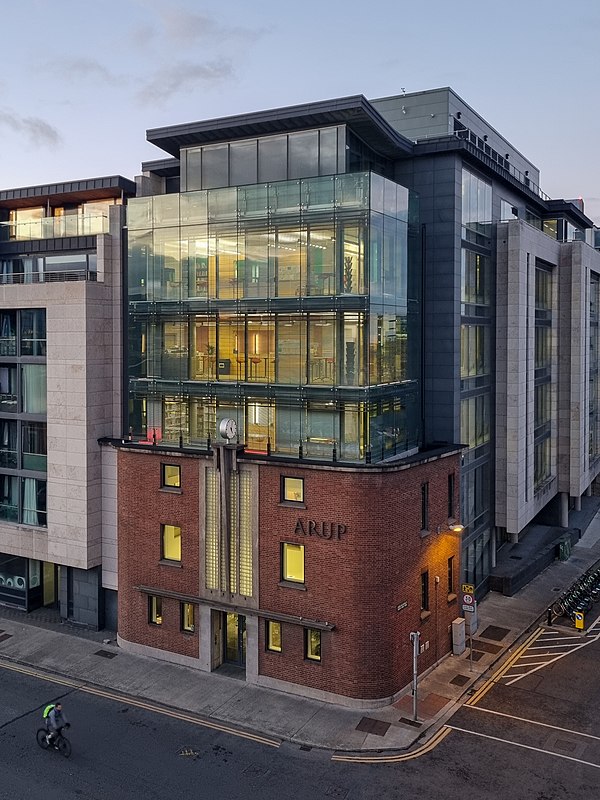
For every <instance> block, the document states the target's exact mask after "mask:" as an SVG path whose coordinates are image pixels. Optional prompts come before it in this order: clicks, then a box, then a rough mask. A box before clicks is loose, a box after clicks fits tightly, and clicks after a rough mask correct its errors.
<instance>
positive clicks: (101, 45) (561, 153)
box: [0, 0, 600, 224]
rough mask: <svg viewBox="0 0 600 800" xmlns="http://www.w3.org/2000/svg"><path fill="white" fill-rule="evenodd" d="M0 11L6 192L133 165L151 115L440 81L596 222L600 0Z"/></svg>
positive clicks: (238, 0) (167, 116) (317, 0)
mask: <svg viewBox="0 0 600 800" xmlns="http://www.w3.org/2000/svg"><path fill="white" fill-rule="evenodd" d="M0 24H1V32H2V66H3V69H2V72H1V73H0V145H1V146H0V188H5V189H6V188H13V187H16V186H29V185H35V184H40V183H47V182H50V181H63V180H73V179H79V178H90V177H97V176H100V175H113V174H122V175H124V176H126V177H133V176H134V175H136V174H138V173H139V171H140V162H141V161H143V160H148V159H152V158H160V157H162V153H161V151H160V150H158V149H156V148H154V147H152V146H150V145H149V144H148V143H147V142H146V141H145V132H146V129H147V128H154V127H159V126H162V125H171V124H176V123H183V122H191V121H194V120H200V119H211V118H213V117H220V116H227V115H230V114H239V113H243V112H250V111H259V110H262V109H267V108H274V107H277V106H285V105H294V104H296V103H305V102H310V101H316V100H325V99H330V98H334V97H342V96H347V95H353V94H361V93H362V94H364V95H365V96H366V97H368V98H376V97H384V96H388V95H393V94H400V93H401V89H402V88H405V89H406V91H407V92H415V91H421V90H424V89H433V88H436V87H440V86H451V87H452V88H453V89H454V91H456V92H457V93H458V94H459V95H460V96H461V97H462V98H463V100H465V101H466V102H467V103H468V104H469V105H471V106H472V107H473V108H474V109H475V110H476V111H478V112H479V113H480V114H481V115H482V116H483V117H484V118H485V119H487V121H488V122H489V123H490V124H491V125H493V126H494V127H495V128H496V129H497V130H498V131H499V132H500V133H501V134H503V135H504V136H505V137H506V138H507V139H508V140H509V141H510V142H511V143H512V144H513V145H514V146H515V147H516V148H517V149H518V150H520V151H521V152H522V153H523V154H524V155H525V156H526V157H527V158H529V159H530V160H531V161H533V163H534V164H536V166H538V167H539V168H540V170H541V188H542V189H543V190H544V191H545V192H546V193H547V194H549V195H550V196H551V197H556V198H574V197H580V196H581V197H583V198H584V201H585V210H586V212H587V214H588V215H589V216H591V217H592V219H594V221H595V222H596V223H597V224H600V185H599V181H598V164H599V163H600V159H599V158H598V149H597V142H598V128H599V119H598V98H597V96H596V93H597V85H598V80H597V79H598V73H599V70H600V66H599V64H600V60H599V59H598V42H599V41H600V4H599V3H597V0H571V2H570V3H568V4H564V3H562V2H561V3H559V2H557V0H503V2H502V3H496V2H487V0H483V2H481V0H479V2H474V1H473V0H462V2H460V3H452V2H448V0H430V2H428V3H421V2H418V0H414V1H413V2H407V0H368V2H358V0H300V2H292V0H255V2H253V3H249V2H247V0H223V2H221V3H215V4H209V3H204V2H201V0H103V1H102V2H81V0H54V2H50V0H18V2H16V3H8V2H6V0H5V2H3V3H2V10H1V16H0Z"/></svg>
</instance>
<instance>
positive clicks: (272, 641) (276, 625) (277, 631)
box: [266, 619, 281, 653]
mask: <svg viewBox="0 0 600 800" xmlns="http://www.w3.org/2000/svg"><path fill="white" fill-rule="evenodd" d="M266 642H267V650H273V651H274V652H276V653H281V622H275V621H274V620H272V619H268V620H267V632H266Z"/></svg>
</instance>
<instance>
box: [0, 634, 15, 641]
mask: <svg viewBox="0 0 600 800" xmlns="http://www.w3.org/2000/svg"><path fill="white" fill-rule="evenodd" d="M7 639H12V633H3V634H2V636H0V642H5V641H6V640H7Z"/></svg>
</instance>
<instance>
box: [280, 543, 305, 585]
mask: <svg viewBox="0 0 600 800" xmlns="http://www.w3.org/2000/svg"><path fill="white" fill-rule="evenodd" d="M281 579H282V580H284V581H293V582H294V583H304V545H303V544H291V543H290V542H283V543H282V545H281Z"/></svg>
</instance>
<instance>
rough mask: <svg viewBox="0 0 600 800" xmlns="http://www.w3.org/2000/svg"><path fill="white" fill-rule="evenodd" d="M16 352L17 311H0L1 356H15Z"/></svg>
mask: <svg viewBox="0 0 600 800" xmlns="http://www.w3.org/2000/svg"><path fill="white" fill-rule="evenodd" d="M22 313H23V312H22ZM16 354H17V312H16V311H0V356H15V355H16Z"/></svg>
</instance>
